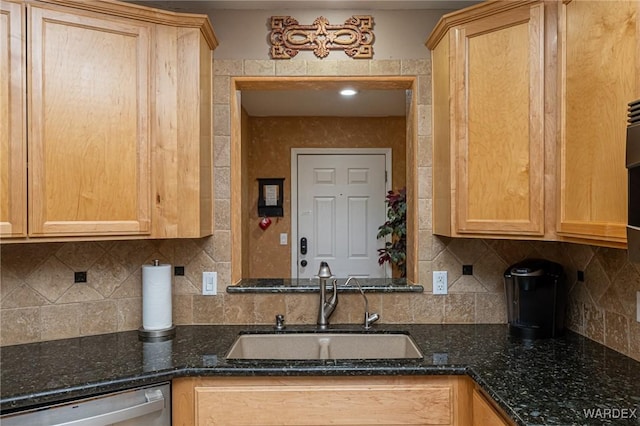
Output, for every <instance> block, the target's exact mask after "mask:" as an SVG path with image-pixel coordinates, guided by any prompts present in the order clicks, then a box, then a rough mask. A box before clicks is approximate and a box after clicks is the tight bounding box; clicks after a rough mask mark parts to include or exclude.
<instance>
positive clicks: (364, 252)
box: [293, 154, 389, 278]
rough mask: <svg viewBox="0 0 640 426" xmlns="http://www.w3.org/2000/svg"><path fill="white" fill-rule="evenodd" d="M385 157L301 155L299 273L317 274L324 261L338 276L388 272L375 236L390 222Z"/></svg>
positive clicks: (305, 275)
mask: <svg viewBox="0 0 640 426" xmlns="http://www.w3.org/2000/svg"><path fill="white" fill-rule="evenodd" d="M386 162H387V158H386V156H385V154H322V155H319V154H309V155H308V154H299V155H297V224H298V227H297V241H296V245H297V247H294V248H293V249H294V250H296V251H297V259H296V260H297V265H296V267H297V277H298V278H313V277H315V276H316V275H317V273H318V269H319V266H320V262H322V261H325V262H327V263H328V264H329V267H330V268H331V272H332V273H333V275H334V276H335V277H336V278H346V277H349V276H357V277H362V278H384V277H386V276H387V274H388V270H389V268H388V267H387V265H383V266H380V265H378V248H381V247H384V239H381V240H378V239H377V238H376V237H377V234H378V227H379V226H380V225H382V224H383V223H384V222H385V221H386V206H385V195H386V192H387V189H386V188H387V186H386V182H385V169H386ZM305 240H306V241H305ZM303 242H304V243H303ZM303 245H306V250H305V249H304V248H303ZM305 251H306V253H305Z"/></svg>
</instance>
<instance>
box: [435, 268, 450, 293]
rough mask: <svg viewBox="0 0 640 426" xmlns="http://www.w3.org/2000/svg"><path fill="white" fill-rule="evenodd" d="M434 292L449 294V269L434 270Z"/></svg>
mask: <svg viewBox="0 0 640 426" xmlns="http://www.w3.org/2000/svg"><path fill="white" fill-rule="evenodd" d="M433 294H447V271H433Z"/></svg>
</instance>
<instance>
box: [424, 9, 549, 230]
mask: <svg viewBox="0 0 640 426" xmlns="http://www.w3.org/2000/svg"><path fill="white" fill-rule="evenodd" d="M543 21H544V6H543V4H542V3H538V2H533V3H532V2H491V3H483V4H480V5H478V6H474V7H471V8H468V9H465V10H463V11H461V12H458V13H454V14H449V15H445V16H444V17H443V18H442V20H441V21H440V23H439V24H438V26H437V27H436V29H435V30H434V32H433V33H432V35H431V37H430V38H429V40H428V41H427V46H428V47H429V48H430V49H431V50H432V63H433V155H434V160H433V211H434V215H433V230H434V233H436V234H439V235H447V236H482V235H494V236H520V237H522V236H542V235H543V234H544V232H545V221H544V216H545V215H544V152H545V145H544V144H545V139H544V123H543V121H544V33H543V24H544V22H543Z"/></svg>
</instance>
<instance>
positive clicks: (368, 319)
mask: <svg viewBox="0 0 640 426" xmlns="http://www.w3.org/2000/svg"><path fill="white" fill-rule="evenodd" d="M351 280H353V281H355V282H356V284H357V285H358V290H360V294H362V297H364V324H363V326H364V329H365V330H368V329H370V328H371V324H373V323H374V322H376V321H378V320H379V319H380V315H378V314H375V313H374V314H371V315H369V300H368V299H367V296H366V295H365V294H364V290H362V287H361V286H360V281H358V279H357V278H356V277H349V278H348V279H347V282H345V283H344V285H345V287H346V286H348V285H349V283H350V282H351Z"/></svg>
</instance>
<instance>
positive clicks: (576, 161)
mask: <svg viewBox="0 0 640 426" xmlns="http://www.w3.org/2000/svg"><path fill="white" fill-rule="evenodd" d="M559 16H560V23H559V25H558V29H559V37H558V41H559V44H560V52H561V54H560V55H559V60H560V63H561V67H560V76H561V79H560V82H561V83H560V89H561V97H560V105H561V107H560V112H561V120H560V185H559V190H560V206H559V210H560V212H559V217H560V218H559V221H558V233H559V235H561V236H565V237H568V238H571V237H575V238H584V239H587V240H588V242H591V241H592V240H595V241H596V243H597V242H598V241H600V242H602V243H605V244H607V243H608V244H607V245H616V243H617V244H621V245H623V246H624V244H625V243H626V225H627V196H628V192H627V170H626V167H625V146H626V118H627V103H628V102H631V101H632V100H635V99H638V98H640V81H639V78H640V73H639V72H638V71H639V67H640V65H639V64H640V37H639V36H638V31H639V30H638V24H637V22H638V17H639V16H640V2H638V1H635V0H615V1H607V2H599V1H585V0H572V1H569V2H563V3H562V4H561V7H560V14H559Z"/></svg>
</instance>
